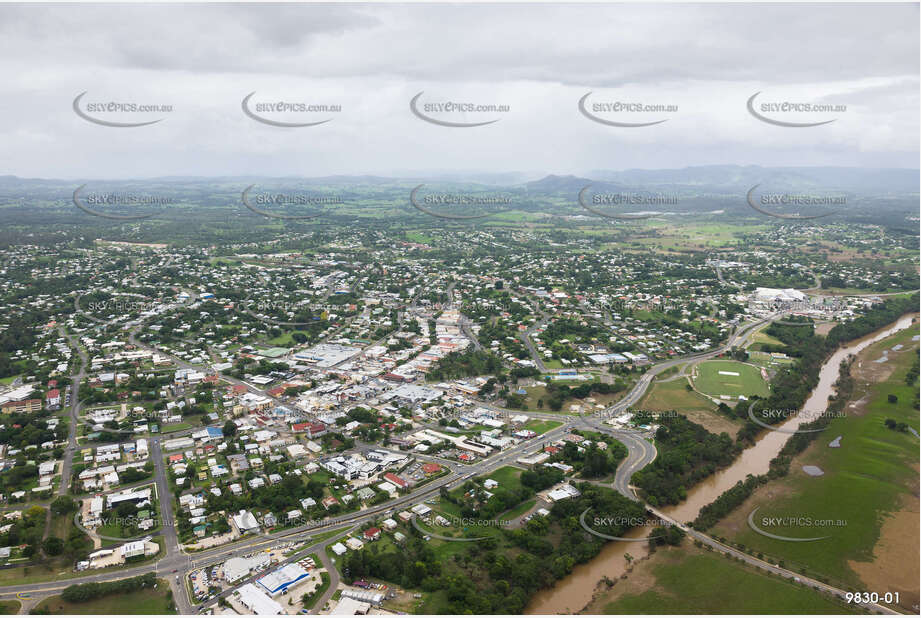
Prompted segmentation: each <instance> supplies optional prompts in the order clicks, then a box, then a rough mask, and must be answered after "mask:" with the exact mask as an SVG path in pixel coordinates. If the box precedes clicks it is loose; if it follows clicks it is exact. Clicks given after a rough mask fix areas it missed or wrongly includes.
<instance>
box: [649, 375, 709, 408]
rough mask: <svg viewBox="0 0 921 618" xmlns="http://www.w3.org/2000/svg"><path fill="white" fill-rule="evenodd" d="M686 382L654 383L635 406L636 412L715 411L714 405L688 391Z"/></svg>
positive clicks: (697, 394) (701, 396)
mask: <svg viewBox="0 0 921 618" xmlns="http://www.w3.org/2000/svg"><path fill="white" fill-rule="evenodd" d="M686 385H687V380H673V381H671V382H654V383H653V385H652V388H651V389H649V390H648V391H646V395H644V396H643V399H642V400H640V403H638V404H637V405H636V408H637V409H638V410H650V411H652V412H666V411H668V410H675V411H676V412H689V411H692V410H711V411H712V410H716V404H714V403H713V402H712V401H710V400H709V399H707V398H706V397H704V396H703V395H701V394H700V393H695V392H694V391H689V390H688V389H687V388H685V386H686Z"/></svg>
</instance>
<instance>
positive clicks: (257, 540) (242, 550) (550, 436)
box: [0, 315, 897, 614]
mask: <svg viewBox="0 0 921 618" xmlns="http://www.w3.org/2000/svg"><path fill="white" fill-rule="evenodd" d="M774 318H776V315H773V316H770V317H768V318H765V319H762V320H759V321H756V322H754V323H751V324H749V325H746V326H744V327H742V328H740V329H738V330H737V331H736V332H734V333H733V334H732V335H731V336H730V337H729V340H728V341H727V342H726V343H725V344H724V345H722V346H720V347H718V348H716V349H714V350H710V351H707V352H702V353H698V354H691V355H687V356H682V357H679V358H673V359H669V360H667V361H663V362H660V363H657V364H655V365H652V366H650V367H649V369H647V371H646V372H645V373H644V374H643V375H642V376H641V377H640V379H639V380H638V381H637V382H636V383H635V384H634V386H633V387H632V388H631V389H630V390H629V391H628V392H627V394H626V395H625V396H624V397H622V398H621V399H620V400H619V401H617V402H616V403H615V404H613V405H611V406H610V407H608V408H606V409H604V410H601V411H599V412H597V413H595V414H592V415H586V416H579V417H578V418H575V417H572V416H566V415H563V414H552V413H534V412H528V415H529V416H532V417H536V418H547V419H555V420H560V421H562V424H561V425H560V426H558V427H555V428H554V429H551V430H549V431H547V432H545V433H544V434H543V435H541V436H539V437H537V438H533V439H531V440H526V441H523V442H521V443H519V444H517V445H515V446H513V447H512V448H509V449H507V450H505V451H502V452H500V453H497V454H495V455H493V456H491V457H488V458H486V459H483V460H479V461H477V462H475V463H473V464H472V465H468V466H462V465H458V464H454V465H451V466H448V465H446V464H444V465H446V469H447V470H446V474H445V475H444V476H441V477H439V478H436V479H434V480H432V481H431V482H429V483H426V484H424V485H422V486H421V487H417V488H416V489H414V490H412V491H411V492H410V493H408V494H406V495H403V496H400V497H398V498H396V499H394V500H391V501H389V502H387V503H384V504H381V505H377V506H373V507H370V508H367V509H363V510H360V511H358V512H355V513H347V514H344V515H342V516H338V517H335V518H329V519H325V520H320V521H311V522H307V523H306V524H305V525H302V526H298V527H294V528H289V529H286V530H282V531H279V532H274V533H265V534H259V535H253V536H246V537H244V538H243V539H241V540H239V541H236V542H233V543H230V544H226V545H222V546H219V547H215V548H212V549H208V550H204V551H200V552H196V553H195V554H187V553H184V552H183V551H182V548H181V547H180V545H179V541H178V537H177V535H176V530H175V526H174V525H173V524H174V522H175V518H174V513H173V507H172V499H171V494H170V493H169V489H168V484H167V481H166V473H165V465H164V461H163V453H162V450H161V445H160V441H159V438H154V439H152V441H151V457H152V458H153V460H154V462H155V481H154V482H155V484H156V487H157V494H158V497H159V502H160V509H161V517H162V519H163V523H164V525H163V536H164V542H165V555H164V557H163V558H161V559H160V560H158V561H157V562H156V563H154V564H147V565H143V566H138V567H131V568H124V569H117V570H104V571H100V572H96V573H87V574H86V575H81V576H78V577H72V578H67V579H60V580H56V581H49V582H42V583H32V584H21V585H12V586H3V587H0V598H15V597H17V596H19V595H30V596H32V597H41V596H47V595H50V594H59V593H60V591H61V590H63V589H64V588H66V587H67V586H70V585H74V584H80V583H88V582H101V581H111V580H114V579H122V578H126V577H132V576H135V575H140V574H143V573H147V572H149V571H151V570H153V571H154V572H156V573H157V574H158V575H159V576H160V577H163V578H166V579H167V580H168V581H169V583H170V586H171V588H172V590H173V597H174V599H175V602H176V605H177V609H178V611H179V612H180V613H182V614H191V613H195V612H196V611H200V610H202V609H204V608H208V607H212V606H214V605H216V604H217V603H218V602H219V600H220V598H222V597H226V596H228V595H230V594H232V593H233V592H234V591H235V590H237V589H238V588H239V587H240V586H241V585H244V584H245V583H247V582H249V581H252V579H254V577H255V576H252V577H249V578H245V579H244V580H243V581H241V582H240V583H238V584H236V585H235V586H233V587H230V588H228V589H226V590H224V591H223V592H222V593H221V594H220V595H218V596H216V597H214V598H211V599H208V600H207V601H205V602H204V603H202V604H201V605H199V606H198V607H195V606H194V605H193V604H192V603H191V601H190V600H189V598H188V595H187V592H186V590H185V585H184V582H185V576H186V575H188V574H189V573H190V572H191V571H193V570H195V569H198V568H202V567H207V566H209V565H212V564H216V563H219V562H223V561H225V560H227V559H228V558H230V557H234V556H243V555H248V554H252V553H254V552H257V551H262V550H265V549H267V548H269V547H273V546H277V545H278V544H280V543H285V542H296V543H301V544H304V547H303V548H302V549H300V550H298V551H297V552H296V553H295V554H294V555H292V556H291V557H289V558H287V559H286V560H285V562H293V561H297V560H300V559H302V558H303V557H305V556H307V555H309V554H311V553H317V554H318V555H319V556H320V558H321V561H322V562H323V563H324V565H325V566H326V567H327V569H329V571H330V574H331V576H333V575H335V576H336V581H338V573H336V569H335V567H334V566H333V565H331V564H329V563H328V557H327V554H326V548H327V547H328V546H329V545H330V544H332V543H334V542H336V540H337V539H338V538H340V537H341V535H339V534H336V535H334V536H330V537H328V538H325V539H323V540H320V541H317V542H314V543H311V542H310V539H311V538H312V537H314V536H316V535H318V534H322V533H326V532H331V531H338V532H341V533H342V534H346V533H348V532H349V531H353V530H360V529H361V528H362V526H363V525H365V524H370V523H371V522H373V521H375V520H377V519H379V518H380V517H382V516H389V515H390V514H392V513H394V512H395V511H396V510H398V509H405V508H408V507H409V506H411V505H413V504H415V503H418V502H419V501H421V500H425V499H427V498H429V497H430V496H432V495H434V494H437V492H439V490H440V489H441V488H442V487H447V488H449V489H450V488H454V487H457V486H459V485H462V484H463V483H464V482H466V480H467V479H468V478H471V477H473V476H480V475H483V474H487V473H489V472H491V471H493V470H495V469H497V468H499V467H501V466H504V465H507V464H508V463H509V462H511V461H514V460H515V459H517V458H519V457H521V456H522V455H524V454H526V453H527V452H529V451H533V450H535V448H536V447H538V446H539V445H541V444H545V443H549V442H553V441H555V440H557V439H559V438H560V437H561V436H563V435H565V434H566V433H568V432H570V431H571V430H572V429H574V428H580V427H584V428H588V429H592V430H594V431H602V432H605V433H607V434H610V435H612V436H613V437H614V438H616V439H617V440H618V441H620V442H622V443H623V444H624V445H625V446H626V447H627V457H626V458H625V459H624V460H623V461H622V462H621V464H620V465H619V466H618V469H617V471H616V473H615V479H614V481H613V483H612V487H613V488H614V489H615V490H616V491H618V492H619V493H621V494H623V495H624V496H626V497H628V498H630V499H632V500H638V499H639V498H638V496H637V494H636V492H635V490H634V489H633V487H632V486H631V485H630V479H631V477H632V476H633V474H634V473H635V472H636V471H638V470H641V469H642V468H644V467H645V466H647V465H649V464H650V463H651V462H652V461H653V460H654V459H655V457H656V449H655V446H654V445H653V444H652V442H651V441H650V440H648V439H647V438H646V437H645V436H644V435H643V434H642V433H640V432H637V431H633V430H628V429H617V428H614V427H611V426H610V425H607V424H605V423H603V421H604V420H605V419H610V418H612V417H615V416H618V415H620V414H622V413H623V412H624V411H626V410H627V409H628V408H629V407H630V406H632V405H634V404H635V403H636V402H638V401H639V400H640V399H641V398H642V397H643V395H644V394H645V393H646V391H647V389H648V388H649V386H650V385H651V384H652V383H653V381H654V380H655V378H656V376H658V375H660V374H661V373H662V372H664V371H667V370H668V369H670V368H672V367H674V366H677V365H681V364H684V363H688V362H695V361H700V360H705V359H707V358H712V357H714V356H717V355H720V354H723V353H725V352H726V351H728V350H730V349H731V348H732V347H733V346H736V345H739V344H740V342H744V341H745V339H746V338H747V337H749V336H750V335H751V333H753V332H754V331H755V330H756V329H758V328H760V327H761V326H763V325H764V324H766V323H768V322H769V321H771V320H772V319H774ZM133 334H134V333H131V335H132V336H131V338H130V339H131V340H132V343H136V344H137V345H140V347H144V348H148V349H154V348H151V347H150V346H145V345H143V344H139V343H137V342H136V341H135V340H134V337H133ZM71 344H72V345H74V346H75V347H76V343H75V342H74V341H71ZM77 349H78V350H79V348H77ZM156 351H158V352H160V353H163V352H162V351H160V350H156ZM84 356H85V355H83V354H81V366H80V368H79V370H78V372H77V374H76V375H74V379H75V386H74V392H73V394H72V396H73V400H72V402H73V407H72V410H71V428H70V429H71V436H70V440H69V443H70V449H69V451H70V452H69V455H72V449H73V448H74V447H75V446H74V445H75V442H76V440H75V431H76V422H75V421H76V419H75V417H76V410H77V398H76V396H77V392H76V388H77V385H79V380H77V378H78V376H80V378H79V379H80V380H82V376H83V375H84V374H85V367H86V359H85V358H84ZM173 360H174V361H176V362H178V363H179V364H180V366H186V365H188V364H187V363H184V362H183V361H181V360H180V359H177V358H173ZM230 381H231V382H233V383H242V382H240V381H238V380H234V379H232V378H231V379H230ZM244 384H245V383H244ZM246 386H247V387H249V388H251V389H253V390H258V389H255V388H254V387H253V386H252V385H250V384H246ZM484 405H486V406H487V407H490V408H492V409H497V410H503V411H505V410H504V409H503V408H496V407H494V406H490V405H488V404H484ZM508 411H509V412H512V411H511V410H508ZM514 412H516V413H520V411H514ZM66 479H67V477H66V476H65V477H64V479H63V481H62V485H63V484H64V482H66ZM646 508H647V510H648V511H649V512H650V513H652V514H653V515H656V516H658V517H661V518H662V519H664V520H666V521H671V522H672V524H673V525H676V526H678V527H680V528H681V529H682V530H684V531H685V532H686V533H687V534H688V535H689V536H691V537H692V538H694V539H696V540H699V541H701V542H703V543H705V544H707V545H709V546H711V547H714V548H715V549H717V550H719V551H721V552H723V553H728V554H729V555H732V556H733V557H736V558H739V559H741V560H743V561H745V562H746V563H748V564H751V565H753V566H757V567H759V568H762V569H764V570H767V571H770V572H772V573H775V574H777V575H779V576H782V577H786V578H789V579H795V580H796V581H802V582H804V583H808V584H809V585H810V586H816V587H818V588H819V589H821V590H823V591H825V592H827V593H829V594H834V595H837V596H839V597H842V598H843V595H844V594H845V592H844V591H843V590H839V589H837V588H834V587H831V586H828V585H826V584H822V583H821V582H817V581H815V580H812V579H810V578H807V577H805V576H803V575H800V574H797V573H795V572H793V571H790V570H787V569H783V568H781V567H779V566H777V565H771V564H769V563H766V562H764V561H761V560H758V559H756V558H754V557H752V556H749V555H748V554H745V553H743V552H739V551H738V550H735V549H733V548H731V547H728V546H725V545H723V544H722V543H719V542H718V541H716V540H715V539H712V538H711V537H709V536H708V535H706V534H703V533H701V532H698V531H695V530H692V529H690V528H688V527H687V526H686V525H685V524H683V523H681V522H676V521H672V520H671V519H670V518H668V517H667V516H665V515H664V514H662V513H660V512H658V511H657V510H655V509H654V508H652V507H650V506H648V505H646ZM177 574H178V576H177ZM335 588H336V587H335V586H334V585H331V586H330V588H329V589H328V590H327V592H326V593H325V594H324V596H323V598H321V599H320V600H319V602H318V603H317V604H316V605H315V606H314V608H313V610H311V613H315V612H317V611H319V610H321V609H322V608H323V605H324V604H325V602H326V601H327V600H328V599H329V598H330V596H331V595H332V593H333V592H334V591H335ZM867 608H868V609H871V610H875V611H878V612H882V613H897V612H893V611H892V610H891V609H889V608H886V607H884V606H881V605H873V604H867Z"/></svg>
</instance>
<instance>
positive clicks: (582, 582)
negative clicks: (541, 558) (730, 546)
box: [526, 314, 917, 614]
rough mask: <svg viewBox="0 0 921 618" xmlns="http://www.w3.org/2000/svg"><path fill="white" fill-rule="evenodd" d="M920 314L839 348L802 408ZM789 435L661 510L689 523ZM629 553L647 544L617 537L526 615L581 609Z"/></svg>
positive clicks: (760, 446)
mask: <svg viewBox="0 0 921 618" xmlns="http://www.w3.org/2000/svg"><path fill="white" fill-rule="evenodd" d="M916 315H917V314H908V315H904V316H902V317H901V318H899V319H898V321H896V323H895V324H893V325H892V326H889V327H887V328H884V329H882V330H878V331H876V332H874V333H871V334H869V335H867V336H866V337H863V338H862V339H858V340H856V341H853V342H851V343H850V344H848V345H847V346H845V347H842V348H839V349H838V350H837V351H836V352H835V353H834V354H832V356H831V358H829V359H828V361H826V362H825V364H824V365H823V366H822V369H821V370H820V372H819V383H818V385H817V386H816V388H815V389H814V390H813V391H812V394H811V395H810V396H809V398H808V399H807V400H806V403H805V405H804V406H803V410H806V411H824V410H825V407H826V404H827V403H828V398H829V397H830V396H831V395H832V394H834V384H835V381H836V380H837V379H838V367H839V365H840V364H841V361H843V360H844V359H845V358H847V356H848V355H849V354H856V353H857V352H860V351H861V350H863V349H864V348H865V347H867V346H868V345H871V344H873V343H875V342H877V341H879V340H880V339H884V338H886V337H888V336H890V335H892V334H893V333H895V332H896V331H899V330H903V329H905V328H908V327H909V326H910V325H911V323H912V320H913V319H914V318H915V317H916ZM810 420H811V417H810V415H809V414H802V415H797V416H793V417H791V418H790V419H789V420H787V421H785V422H784V423H782V424H780V425H778V427H781V428H783V429H788V430H791V429H796V428H797V427H798V426H799V425H800V424H802V423H805V422H808V421H810ZM790 435H791V434H789V433H784V432H780V431H766V432H764V435H762V436H761V437H760V438H759V439H758V440H757V442H756V443H755V444H754V445H753V446H751V447H750V448H747V449H745V450H744V451H742V454H741V455H739V457H738V458H737V459H736V460H735V462H733V464H732V465H731V466H729V467H728V468H725V469H724V470H721V471H719V472H717V473H716V474H714V475H712V476H710V477H709V478H707V479H705V480H704V481H702V482H701V483H698V484H697V485H695V486H694V488H693V489H691V491H689V492H688V498H687V500H685V501H684V502H682V503H681V504H678V505H675V506H672V507H668V508H665V509H662V511H663V512H664V513H665V514H666V515H668V516H670V517H672V518H674V519H676V520H678V521H681V522H687V521H691V520H693V519H694V518H696V517H697V513H698V512H699V511H700V509H701V508H703V507H704V506H706V505H707V504H709V503H711V502H713V501H714V500H715V499H716V498H718V497H719V496H720V495H721V494H722V493H723V492H724V491H726V490H727V489H729V488H730V487H732V486H733V485H735V484H736V483H737V482H739V481H742V480H745V478H746V477H747V476H748V475H749V474H755V475H757V474H764V473H766V472H767V471H768V465H769V464H770V462H771V460H772V459H774V457H776V456H777V454H778V453H779V452H780V449H781V448H783V445H784V444H786V442H787V439H788V438H789V437H790ZM643 532H644V531H643V530H639V529H637V530H632V531H631V533H630V534H628V535H627V536H632V535H634V534H635V535H636V536H640V535H642V534H643ZM625 553H630V554H631V555H633V556H634V557H636V558H639V557H641V556H645V555H646V553H647V549H646V544H645V543H631V542H617V541H613V542H610V543H608V544H607V545H605V546H604V549H602V550H601V553H599V554H598V555H597V556H596V557H595V558H594V559H593V560H591V561H589V562H588V563H586V564H583V565H579V566H577V567H576V568H574V569H573V572H572V573H571V574H570V575H568V576H567V577H566V578H564V579H563V580H561V581H559V582H557V584H556V586H554V587H553V588H549V589H547V590H542V591H540V592H538V593H537V594H536V595H534V597H533V598H532V599H531V602H530V603H529V604H528V608H527V611H526V613H528V614H562V613H574V612H578V611H579V610H581V609H582V608H583V607H585V605H586V604H588V603H589V602H590V601H591V600H592V594H594V591H595V586H596V585H597V584H598V580H600V579H601V578H602V577H605V576H606V577H609V578H610V579H617V578H618V577H620V576H621V575H622V574H623V573H624V571H625V570H626V560H625V559H624V554H625Z"/></svg>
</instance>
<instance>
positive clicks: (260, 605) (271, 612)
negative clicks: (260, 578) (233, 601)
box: [236, 584, 283, 616]
mask: <svg viewBox="0 0 921 618" xmlns="http://www.w3.org/2000/svg"><path fill="white" fill-rule="evenodd" d="M236 595H237V598H238V599H239V600H240V603H242V604H243V606H244V607H245V608H246V609H248V610H250V611H251V612H252V613H254V614H257V615H259V616H278V615H280V614H282V613H283V608H282V606H281V604H280V603H278V602H276V601H275V600H273V599H272V597H270V596H269V595H267V594H266V593H265V592H263V591H262V590H260V589H259V588H257V587H256V586H255V585H254V584H246V585H244V586H241V587H240V589H239V590H237V592H236Z"/></svg>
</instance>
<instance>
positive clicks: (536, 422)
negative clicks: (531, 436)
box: [524, 418, 563, 434]
mask: <svg viewBox="0 0 921 618" xmlns="http://www.w3.org/2000/svg"><path fill="white" fill-rule="evenodd" d="M562 424H563V423H561V422H560V421H544V420H540V419H536V418H534V419H531V420H529V421H528V422H527V423H525V424H524V428H525V429H530V430H531V431H533V432H534V433H536V434H545V433H547V432H548V431H550V430H551V429H556V428H557V427H559V426H560V425H562Z"/></svg>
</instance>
